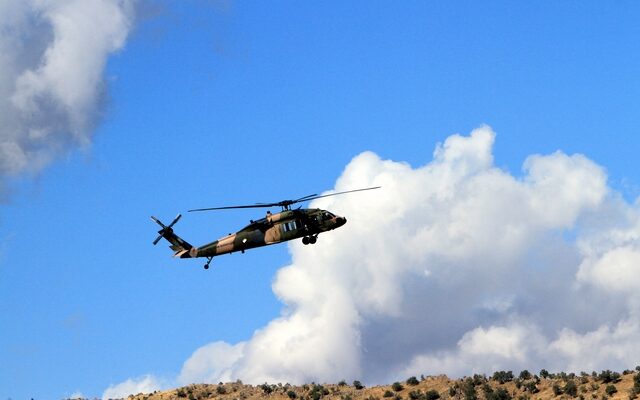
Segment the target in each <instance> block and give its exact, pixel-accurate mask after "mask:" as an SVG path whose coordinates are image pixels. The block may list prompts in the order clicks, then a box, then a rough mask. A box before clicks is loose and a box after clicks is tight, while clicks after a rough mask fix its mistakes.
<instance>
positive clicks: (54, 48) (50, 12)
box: [0, 0, 134, 189]
mask: <svg viewBox="0 0 640 400" xmlns="http://www.w3.org/2000/svg"><path fill="white" fill-rule="evenodd" d="M133 2H134V0H70V1H69V0H25V1H9V2H2V4H0V52H1V53H2V58H1V59H0V120H2V127H1V128H0V185H3V181H4V180H5V178H6V177H7V176H12V175H16V174H20V173H24V172H37V171H39V170H40V169H42V168H43V167H44V166H46V165H47V164H48V163H49V162H50V161H51V160H53V159H54V158H55V157H57V156H60V155H62V154H64V153H65V152H66V151H68V149H69V148H70V147H72V146H78V145H80V146H82V145H86V144H88V143H89V141H90V138H91V134H92V129H93V128H94V126H95V124H96V123H97V121H98V120H99V118H100V116H101V112H102V108H103V105H104V104H103V103H104V99H105V93H106V88H105V83H104V79H103V72H104V68H105V64H106V61H107V57H108V56H109V55H110V54H111V53H113V52H115V51H117V50H119V49H121V48H122V47H123V46H124V43H125V40H126V38H127V35H128V33H129V31H130V29H131V27H132V23H133ZM0 189H1V188H0Z"/></svg>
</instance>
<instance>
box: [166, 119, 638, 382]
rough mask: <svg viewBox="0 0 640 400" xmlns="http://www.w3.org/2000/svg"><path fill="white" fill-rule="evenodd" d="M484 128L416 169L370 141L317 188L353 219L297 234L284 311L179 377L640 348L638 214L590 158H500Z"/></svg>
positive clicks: (502, 360)
mask: <svg viewBox="0 0 640 400" xmlns="http://www.w3.org/2000/svg"><path fill="white" fill-rule="evenodd" d="M494 140H495V134H494V132H493V131H492V130H491V128H489V127H487V126H483V127H480V128H478V129H476V130H474V131H473V132H471V134H470V135H469V136H462V135H453V136H451V137H449V138H447V139H446V140H445V141H444V143H442V144H439V145H438V146H437V147H436V149H435V151H434V153H433V159H432V160H431V161H429V162H428V163H427V164H425V165H423V166H419V167H415V168H414V167H412V166H410V165H408V164H406V163H402V162H396V161H391V160H382V159H380V157H378V156H377V155H376V154H374V153H371V152H365V153H362V154H360V155H358V156H356V157H355V158H354V159H353V160H352V161H351V162H350V163H349V165H347V166H346V168H345V170H344V172H343V173H342V175H341V176H340V177H339V179H338V180H337V182H336V185H335V190H337V191H341V190H349V189H353V188H359V187H366V186H374V185H380V186H382V189H380V190H378V191H376V192H366V193H360V194H352V195H347V196H335V197H327V198H323V199H318V200H316V201H314V202H313V203H312V204H311V207H319V208H323V209H329V210H332V211H334V212H335V213H337V214H340V215H344V216H347V218H348V221H349V222H348V223H347V225H346V226H345V227H343V228H341V229H339V230H337V231H334V232H332V233H330V234H324V235H320V238H319V240H318V243H317V244H315V245H313V246H303V245H302V244H301V243H298V242H292V243H291V244H290V247H289V249H290V252H291V258H292V259H291V264H290V265H288V266H285V267H283V268H282V269H280V270H279V271H278V273H277V276H276V277H275V280H274V282H273V291H274V293H275V295H276V296H277V297H278V299H280V301H281V302H282V303H283V304H284V307H283V310H282V314H281V316H279V317H278V318H276V319H274V320H273V321H271V322H270V323H269V324H267V325H266V326H264V327H262V328H260V329H258V330H256V332H255V333H254V335H253V337H252V338H251V339H250V340H248V341H246V342H241V343H236V344H227V343H222V342H216V343H213V344H209V345H207V346H204V347H202V348H200V349H198V350H196V351H195V352H194V354H193V355H192V356H191V357H190V358H189V359H188V360H187V361H186V362H185V363H184V366H183V368H182V372H181V374H180V376H179V379H178V381H179V382H180V383H183V384H188V383H192V382H218V381H220V380H225V381H229V380H235V379H242V380H243V381H245V382H252V383H260V382H265V381H269V382H278V381H280V382H291V383H301V382H309V381H316V382H337V381H338V380H341V379H347V380H350V379H361V380H364V381H365V382H369V383H381V382H390V381H393V380H396V379H400V378H406V377H407V376H410V375H419V374H440V373H447V374H450V375H452V376H461V375H468V374H471V373H491V372H492V371H495V370H499V369H511V370H515V371H518V370H521V369H529V370H532V371H535V370H538V369H541V368H546V369H549V370H574V371H579V370H591V369H604V368H613V369H622V368H627V367H629V366H634V365H635V364H637V360H638V359H639V358H640V350H639V348H638V346H637V343H638V341H639V340H640V324H638V322H637V321H638V320H637V315H638V311H639V310H640V307H639V306H638V305H639V300H638V293H640V280H639V279H638V276H639V274H638V272H640V271H639V269H638V268H640V267H639V266H640V242H639V240H638V238H640V218H639V217H640V210H639V209H638V205H637V204H630V203H628V202H626V201H625V200H624V199H623V198H622V196H620V194H618V193H616V192H615V191H614V190H612V189H611V188H610V187H609V186H608V184H607V176H606V173H605V171H604V169H603V168H602V167H601V166H599V165H597V164H596V163H594V162H593V161H591V160H589V159H588V158H587V157H585V156H583V155H579V154H576V155H568V154H565V153H562V152H560V151H558V152H555V153H553V154H548V155H532V156H530V157H529V158H527V159H526V160H525V161H524V164H523V169H522V173H521V174H518V175H514V174H512V173H510V172H509V171H506V170H503V169H500V168H497V167H496V166H495V165H494V161H493V151H492V149H493V144H494Z"/></svg>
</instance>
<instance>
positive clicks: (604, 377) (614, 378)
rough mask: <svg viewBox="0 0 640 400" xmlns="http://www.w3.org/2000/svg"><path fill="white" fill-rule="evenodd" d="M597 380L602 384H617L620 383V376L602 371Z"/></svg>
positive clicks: (616, 373)
mask: <svg viewBox="0 0 640 400" xmlns="http://www.w3.org/2000/svg"><path fill="white" fill-rule="evenodd" d="M598 380H600V381H602V383H617V382H620V374H619V373H618V372H613V371H610V370H606V371H602V372H601V373H600V374H599V375H598Z"/></svg>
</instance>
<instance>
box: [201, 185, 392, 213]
mask: <svg viewBox="0 0 640 400" xmlns="http://www.w3.org/2000/svg"><path fill="white" fill-rule="evenodd" d="M380 187H381V186H375V187H369V188H363V189H355V190H347V191H344V192H337V193H330V194H323V195H318V194H309V195H307V196H304V197H300V198H299V199H296V200H282V201H278V202H275V203H257V204H249V205H242V206H226V207H208V208H194V209H192V210H188V212H195V211H215V210H232V209H237V208H269V207H288V206H290V205H292V204H296V203H301V202H304V201H310V200H315V199H320V198H322V197H329V196H337V195H339V194H345V193H353V192H362V191H363V190H373V189H380Z"/></svg>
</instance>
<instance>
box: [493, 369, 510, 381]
mask: <svg viewBox="0 0 640 400" xmlns="http://www.w3.org/2000/svg"><path fill="white" fill-rule="evenodd" d="M492 379H493V380H494V381H498V382H499V383H500V384H502V383H506V382H511V381H512V380H513V372H511V371H496V372H494V373H493V378H492Z"/></svg>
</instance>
